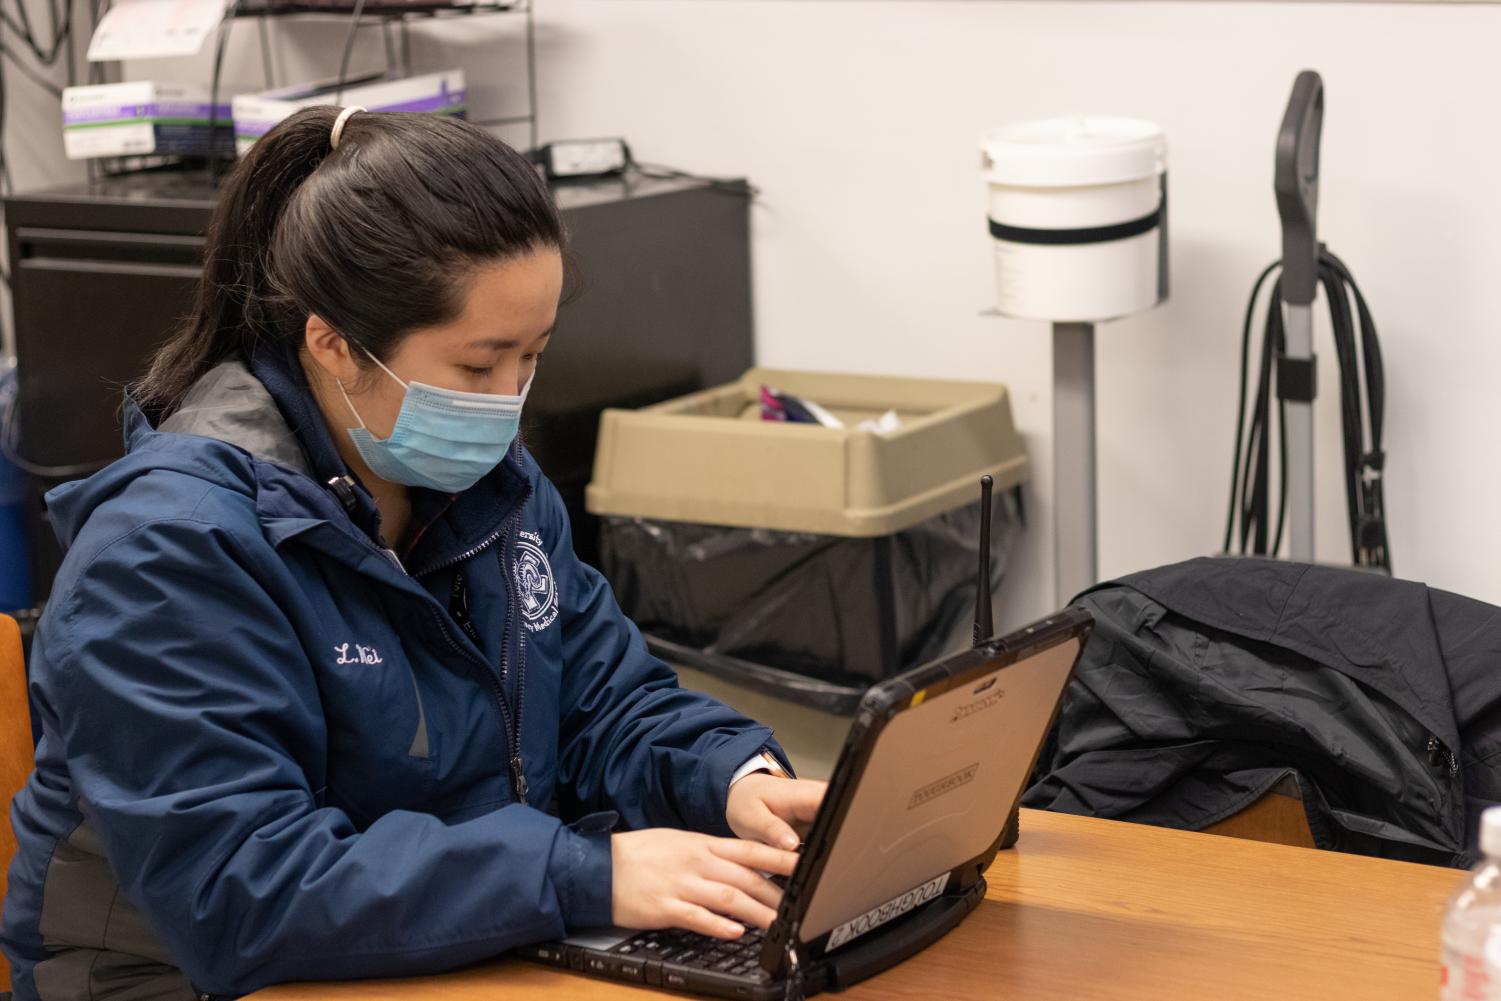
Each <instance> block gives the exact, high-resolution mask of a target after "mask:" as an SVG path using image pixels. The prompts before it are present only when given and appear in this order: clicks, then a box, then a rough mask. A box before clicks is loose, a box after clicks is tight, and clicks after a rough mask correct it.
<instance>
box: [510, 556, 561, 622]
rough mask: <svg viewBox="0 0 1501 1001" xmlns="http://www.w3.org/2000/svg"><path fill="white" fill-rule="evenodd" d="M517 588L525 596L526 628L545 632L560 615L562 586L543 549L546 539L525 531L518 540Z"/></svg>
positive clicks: (522, 607) (523, 598) (523, 603)
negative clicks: (559, 592)
mask: <svg viewBox="0 0 1501 1001" xmlns="http://www.w3.org/2000/svg"><path fill="white" fill-rule="evenodd" d="M515 572H516V589H517V590H518V591H519V592H520V596H521V617H522V620H523V621H524V622H525V623H526V628H528V629H530V630H531V631H532V632H534V633H536V632H541V631H542V630H544V629H546V628H547V627H548V626H550V625H552V624H553V620H554V619H556V618H557V617H558V585H557V582H556V581H555V580H553V576H552V565H551V564H549V563H548V562H547V554H546V553H545V552H543V551H542V538H541V537H540V536H538V535H534V534H533V533H531V532H522V533H521V538H520V539H519V540H517V542H516V564H515Z"/></svg>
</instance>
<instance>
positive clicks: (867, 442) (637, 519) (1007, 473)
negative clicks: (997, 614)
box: [587, 369, 1027, 713]
mask: <svg viewBox="0 0 1501 1001" xmlns="http://www.w3.org/2000/svg"><path fill="white" fill-rule="evenodd" d="M762 385H770V386H775V387H776V388H778V389H780V390H784V391H786V392H790V393H795V394H797V395H799V396H803V397H806V398H808V399H812V400H815V401H817V402H818V403H819V404H821V405H823V406H824V407H825V408H827V409H828V410H830V411H831V412H833V413H834V415H835V416H837V417H839V418H840V419H841V420H843V421H844V422H845V424H846V425H848V427H847V428H844V429H836V428H828V427H822V426H818V425H810V424H787V423H776V422H769V421H762V420H761V419H760V403H759V394H760V389H761V386H762ZM887 410H895V411H896V412H897V414H898V416H899V417H900V418H901V426H900V427H899V428H897V429H896V430H894V431H890V432H873V431H860V430H854V429H853V428H854V426H855V425H856V424H858V423H859V422H860V421H861V420H863V419H865V418H874V417H878V416H880V415H881V414H883V413H885V412H886V411H887ZM987 473H988V474H990V475H991V476H992V477H994V478H995V483H996V501H995V509H994V511H993V512H992V517H993V522H992V537H991V541H992V551H991V570H992V586H993V587H994V586H998V585H999V583H1000V580H1001V578H1002V577H1003V576H1004V573H1005V568H1006V561H1007V557H1008V556H1009V554H1010V551H1011V547H1012V543H1013V540H1014V537H1015V533H1016V532H1017V531H1018V530H1019V529H1020V527H1021V513H1022V512H1021V503H1020V493H1019V490H1020V485H1021V484H1022V483H1023V482H1024V481H1025V480H1026V477H1027V459H1026V455H1025V452H1024V451H1023V448H1022V443H1021V439H1020V437H1019V436H1018V435H1017V433H1016V428H1015V425H1014V423H1013V421H1012V417H1011V406H1010V400H1009V397H1008V395H1007V392H1006V388H1005V387H1004V386H1000V385H995V384H990V383H976V382H951V381H940V380H921V379H901V378H883V377H872V376H850V375H833V374H825V373H812V372H789V371H776V370H766V369H752V370H751V371H750V372H747V373H746V374H745V375H744V376H743V377H742V378H741V379H740V380H739V381H738V382H735V383H730V384H728V385H724V386H718V387H715V388H712V389H708V390H705V391H703V392H699V393H695V394H693V395H691V396H685V397H681V398H679V399H676V400H671V401H668V402H666V403H662V404H658V405H656V406H652V407H648V408H645V409H643V410H634V411H623V410H607V411H605V413H604V414H603V416H602V418H601V421H600V435H599V447H598V450H597V452H596V454H595V462H594V475H593V480H592V482H591V483H590V485H589V488H588V491H587V506H588V509H589V511H590V513H592V514H595V515H598V516H599V517H600V518H601V536H600V553H601V559H600V562H601V568H602V569H603V571H604V572H605V575H606V576H607V577H608V578H609V580H610V582H611V584H612V585H613V586H614V588H615V593H616V596H617V597H618V598H619V600H620V603H621V606H622V608H624V610H625V612H626V614H628V615H629V616H631V618H632V619H633V620H634V621H635V622H636V623H637V625H639V626H640V627H641V630H642V632H643V633H644V634H645V636H646V639H647V642H648V644H649V645H650V646H651V647H652V649H653V651H654V652H655V653H656V654H657V655H658V656H660V657H662V658H663V659H665V660H668V661H671V662H674V663H679V664H685V665H688V666H690V667H694V668H697V669H698V670H701V671H704V672H705V673H709V674H713V675H716V676H718V677H721V678H723V679H724V680H726V681H731V682H734V683H736V684H739V685H750V686H753V687H755V688H758V689H760V690H763V691H766V692H768V693H770V694H775V695H778V696H781V697H784V698H789V699H795V700H798V701H801V702H804V703H805V704H809V705H812V706H815V707H818V708H821V709H824V710H826V711H830V712H837V713H853V712H854V710H855V708H856V706H857V705H858V703H859V700H860V697H861V695H863V694H864V691H865V689H866V688H867V687H869V685H871V684H872V683H874V682H876V681H879V680H881V679H882V678H886V677H890V676H891V675H893V674H896V673H898V672H900V671H902V670H904V669H906V668H908V667H911V666H913V665H916V664H919V663H922V662H924V661H926V660H930V659H932V658H933V657H936V656H939V655H941V654H943V653H946V652H949V651H952V650H955V649H958V648H961V647H963V646H964V645H966V644H967V642H968V641H969V637H970V628H971V623H972V619H973V615H974V607H975V592H976V585H977V580H976V577H977V570H978V562H979V524H980V511H979V479H980V477H981V476H982V475H984V474H987Z"/></svg>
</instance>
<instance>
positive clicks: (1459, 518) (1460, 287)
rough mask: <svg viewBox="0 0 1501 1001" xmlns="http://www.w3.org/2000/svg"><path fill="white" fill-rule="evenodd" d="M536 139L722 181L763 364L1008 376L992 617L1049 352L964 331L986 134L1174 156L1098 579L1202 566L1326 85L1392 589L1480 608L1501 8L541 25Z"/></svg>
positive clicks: (1160, 7) (1038, 560)
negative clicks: (1380, 471) (1243, 381)
mask: <svg viewBox="0 0 1501 1001" xmlns="http://www.w3.org/2000/svg"><path fill="white" fill-rule="evenodd" d="M540 10H541V14H540V15H539V16H541V17H542V18H543V20H544V23H545V24H546V26H547V28H548V31H547V37H548V38H549V40H550V43H549V45H548V49H549V53H548V57H547V59H546V62H545V63H544V71H543V114H544V133H545V136H546V137H559V136H569V135H575V136H588V135H597V134H623V135H625V136H627V137H628V138H629V139H630V140H631V142H632V143H633V145H634V146H635V147H636V149H637V151H638V153H639V154H640V155H641V156H643V157H645V158H651V159H655V160H660V161H664V162H668V163H672V164H675V165H680V166H683V167H688V168H692V169H696V170H701V171H717V172H722V173H744V174H746V175H748V176H749V177H750V178H752V179H753V180H754V181H755V183H757V184H758V185H760V186H761V188H762V189H763V192H764V194H763V198H762V201H761V204H760V205H759V207H758V209H757V213H756V256H755V264H756V306H757V310H758V313H757V330H758V341H759V351H760V357H761V359H762V360H763V361H764V362H766V363H769V364H773V365H787V366H806V367H809V368H823V369H845V370H853V371H865V372H893V373H912V374H920V375H932V376H954V377H970V376H982V377H985V378H994V379H998V380H1003V381H1005V382H1007V383H1008V384H1009V385H1010V386H1011V388H1012V390H1013V393H1014V396H1015V406H1016V416H1017V419H1018V422H1019V423H1020V425H1021V427H1022V428H1023V430H1024V432H1025V433H1026V437H1027V444H1028V448H1029V450H1030V452H1031V455H1032V458H1033V460H1034V462H1035V466H1034V469H1035V480H1034V488H1033V490H1032V493H1031V497H1030V498H1029V499H1030V500H1031V501H1032V502H1033V503H1032V504H1031V511H1032V512H1034V513H1035V514H1036V515H1037V517H1036V518H1035V520H1034V522H1033V524H1032V527H1031V531H1030V532H1029V533H1028V541H1027V544H1026V547H1025V549H1024V551H1023V552H1022V553H1020V554H1019V555H1020V560H1019V563H1018V565H1017V567H1016V568H1015V570H1014V572H1013V576H1012V581H1011V583H1012V586H1011V587H1010V588H1009V591H1010V592H1011V593H1010V594H1009V596H1008V597H1009V599H1010V600H1009V604H1008V607H1007V609H1006V618H1007V619H1008V620H1009V621H1016V620H1018V619H1021V618H1024V617H1027V616H1030V615H1033V614H1036V613H1039V612H1042V611H1044V610H1046V609H1047V608H1049V607H1051V604H1052V599H1051V596H1052V580H1051V567H1050V562H1051V561H1050V550H1051V542H1050V540H1051V531H1052V528H1051V523H1050V520H1049V517H1048V512H1049V509H1050V504H1051V502H1050V494H1051V490H1050V488H1049V480H1050V477H1051V472H1050V464H1049V461H1048V460H1049V454H1050V450H1051V440H1050V424H1051V416H1050V415H1051V399H1050V384H1051V382H1050V367H1049V366H1050V346H1049V333H1048V331H1047V329H1046V328H1045V327H1044V326H1043V325H1041V324H1030V323H1021V322H1012V321H1006V320H999V319H994V318H985V317H981V316H980V315H979V311H980V310H981V309H982V308H983V307H985V306H986V305H987V304H988V300H989V297H990V295H991V273H990V257H989V253H988V246H987V237H986V235H985V228H984V215H983V213H984V194H983V190H982V187H981V184H980V180H979V176H978V153H977V147H976V137H977V136H978V135H979V134H980V133H981V132H982V131H983V130H985V129H986V128H988V127H991V126H994V125H996V124H999V123H1003V122H1007V121H1012V120H1016V119H1023V118H1029V117H1033V116H1045V115H1054V114H1060V113H1073V112H1084V113H1098V114H1129V115H1135V116H1140V117H1145V118H1150V119H1153V120H1155V121H1157V122H1159V123H1160V124H1161V125H1162V126H1163V127H1164V128H1165V129H1166V131H1167V134H1168V136H1169V139H1170V142H1171V144H1172V152H1171V171H1172V181H1171V184H1172V240H1173V246H1172V257H1173V264H1172V268H1173V274H1172V281H1173V288H1174V292H1173V299H1172V302H1171V303H1170V304H1169V305H1167V306H1166V307H1165V308H1163V309H1160V310H1157V311H1155V312H1153V313H1151V314H1147V315H1143V316H1139V317H1136V318H1133V319H1130V320H1125V321H1121V322H1118V323H1114V324H1110V325H1108V326H1104V327H1102V328H1101V331H1100V349H1099V372H1100V375H1099V391H1098V393H1099V406H1100V440H1099V466H1100V471H1099V479H1100V483H1099V498H1100V518H1101V524H1100V569H1101V572H1102V573H1103V574H1105V575H1116V574H1121V573H1126V572H1130V571H1133V570H1136V569H1141V568H1145V567H1148V566H1153V565H1157V564H1160V563H1163V562H1167V561H1171V560H1177V559H1181V558H1187V557H1190V556H1193V555H1196V554H1202V553H1208V552H1211V551H1213V550H1215V549H1216V548H1217V547H1218V546H1219V544H1220V536H1221V532H1222V530H1223V522H1224V512H1225V507H1226V504H1227V499H1228V497H1227V493H1228V480H1229V468H1230V450H1231V443H1232V424H1233V420H1234V417H1233V408H1234V398H1235V379H1236V370H1237V369H1236V366H1237V359H1238V350H1239V336H1240V322H1241V314H1242V312H1243V310H1244V308H1245V300H1246V297H1247V295H1248V293H1249V290H1250V285H1251V281H1252V279H1253V278H1254V276H1255V275H1256V273H1257V272H1258V271H1259V269H1260V268H1261V267H1262V266H1263V265H1264V264H1265V263H1267V262H1269V261H1270V260H1271V259H1273V258H1274V257H1276V256H1278V254H1279V252H1280V250H1279V247H1278V245H1277V239H1278V237H1277V232H1278V230H1277V223H1276V213H1275V208H1274V205H1273V201H1272V196H1271V165H1272V144H1273V139H1274V136H1275V134H1276V129H1277V126H1278V123H1279V121H1280V118H1281V112H1282V109H1283V106H1284V104H1285V101H1286V99H1287V95H1288V92H1289V90H1290V88H1291V85H1292V80H1293V77H1294V76H1295V75H1296V73H1297V71H1298V70H1300V69H1302V68H1304V67H1313V68H1316V69H1318V70H1319V71H1320V72H1321V73H1322V74H1323V76H1324V80H1325V85H1326V88H1327V92H1328V107H1327V117H1326V125H1325V134H1324V147H1323V148H1324V154H1325V155H1324V178H1325V180H1324V189H1323V205H1322V210H1321V214H1320V221H1321V226H1322V233H1323V235H1324V236H1325V237H1326V239H1328V241H1329V242H1330V244H1331V247H1332V248H1333V249H1334V250H1335V251H1336V252H1337V253H1339V254H1340V255H1341V256H1343V257H1344V258H1345V260H1346V261H1347V263H1348V264H1349V265H1350V267H1351V268H1352V270H1353V271H1354V273H1355V275H1356V278H1357V280H1359V281H1360V282H1361V284H1362V287H1363V289H1364V290H1365V292H1366V295H1367V297H1368V298H1369V299H1370V301H1371V303H1372V307H1373V309H1374V310H1375V313H1376V317H1377V321H1378V323H1379V324H1380V325H1381V333H1382V339H1383V345H1384V347H1385V355H1386V363H1387V371H1388V374H1389V386H1390V388H1389V401H1388V411H1387V418H1388V422H1389V435H1388V441H1387V449H1388V452H1389V453H1390V460H1389V472H1388V475H1389V480H1390V482H1389V485H1388V490H1387V502H1388V505H1389V508H1390V516H1391V536H1392V545H1393V552H1394V559H1395V564H1396V568H1397V570H1398V572H1399V573H1400V574H1401V575H1403V576H1411V577H1416V578H1421V579H1426V580H1428V581H1430V582H1432V583H1434V584H1435V585H1438V586H1441V587H1445V588H1450V589H1454V590H1458V591H1462V592H1465V593H1468V594H1472V595H1475V596H1477V597H1481V598H1484V599H1487V600H1490V601H1493V602H1501V572H1498V570H1497V569H1496V562H1497V560H1496V558H1497V555H1498V550H1501V546H1498V542H1497V533H1496V531H1495V530H1494V529H1493V528H1492V525H1491V518H1492V511H1493V508H1494V506H1495V505H1494V502H1493V501H1492V500H1491V498H1493V497H1495V496H1496V495H1497V493H1498V491H1501V470H1498V466H1497V463H1496V461H1495V455H1496V453H1497V452H1498V451H1501V448H1498V447H1497V446H1496V445H1495V444H1493V442H1494V441H1495V439H1496V436H1497V434H1498V432H1501V395H1498V394H1497V392H1496V391H1495V388H1494V387H1495V384H1496V380H1497V375H1498V373H1501V341H1498V339H1497V338H1496V337H1495V336H1494V335H1493V330H1494V328H1495V327H1496V323H1495V320H1494V318H1493V311H1494V309H1495V308H1496V303H1495V299H1494V296H1493V295H1492V289H1493V288H1494V287H1495V286H1496V283H1495V281H1494V280H1493V279H1491V275H1492V273H1494V272H1496V271H1497V270H1501V198H1498V197H1497V195H1496V186H1495V179H1496V176H1497V174H1496V164H1497V161H1498V155H1501V130H1498V129H1497V128H1496V124H1495V123H1496V120H1497V119H1496V106H1497V103H1498V100H1501V68H1498V62H1497V60H1496V58H1495V52H1496V51H1497V45H1498V42H1501V9H1498V8H1495V7H1450V6H1430V5H1413V6H1387V5H1327V6H1326V5H1312V4H1250V3H1247V4H1219V3H1162V4H1149V3H1081V4H1070V3H994V2H953V3H940V2H892V3H861V2H808V0H800V2H768V0H748V2H728V0H727V2H712V3H705V2H691V0H689V2H666V0H657V2H648V0H639V2H620V0H613V2H612V0H604V2H601V0H573V2H562V0H544V2H543V4H542V6H541V8H540ZM1316 336H1317V337H1318V338H1320V340H1319V342H1318V343H1319V344H1320V351H1321V353H1322V355H1323V362H1324V364H1323V368H1322V372H1323V375H1324V376H1325V380H1324V382H1325V385H1324V387H1323V390H1322V397H1321V400H1320V403H1319V411H1318V417H1317V420H1318V424H1319V443H1318V447H1319V450H1320V455H1321V457H1322V458H1323V459H1324V460H1325V464H1326V466H1327V467H1328V469H1327V472H1328V473H1329V475H1327V476H1325V477H1324V478H1323V480H1322V481H1321V482H1320V484H1319V490H1320V493H1319V499H1320V513H1319V524H1318V530H1319V535H1320V542H1319V555H1320V557H1321V558H1324V559H1329V560H1348V559H1349V552H1348V548H1347V544H1346V543H1345V542H1344V541H1343V540H1344V539H1345V538H1346V534H1345V530H1344V526H1343V493H1342V488H1341V486H1340V484H1339V483H1338V481H1337V477H1336V475H1335V471H1336V466H1337V458H1336V457H1337V455H1338V449H1339V447H1340V445H1339V436H1338V427H1337V422H1338V416H1337V411H1336V410H1335V403H1336V397H1335V395H1334V393H1335V391H1334V381H1333V377H1334V374H1335V365H1334V356H1333V351H1332V347H1331V346H1329V343H1328V340H1327V337H1328V334H1327V331H1325V330H1322V329H1321V330H1320V331H1318V332H1317V334H1316Z"/></svg>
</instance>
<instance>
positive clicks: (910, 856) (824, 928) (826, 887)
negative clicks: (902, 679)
mask: <svg viewBox="0 0 1501 1001" xmlns="http://www.w3.org/2000/svg"><path fill="white" fill-rule="evenodd" d="M1079 644H1080V640H1079V639H1078V638H1077V637H1070V638H1068V639H1066V640H1065V641H1064V642H1061V643H1058V644H1055V645H1052V646H1049V647H1046V648H1044V649H1042V650H1039V651H1037V652H1036V653H1034V654H1032V655H1030V656H1028V657H1026V658H1025V659H1023V660H1019V661H1016V662H1015V663H1010V664H1009V666H1006V664H1007V662H1008V661H1009V660H1010V656H1006V655H1003V656H1002V657H1001V658H999V659H998V660H997V661H996V662H995V664H996V666H995V669H993V670H992V669H989V668H981V669H980V673H979V674H978V675H977V676H976V677H975V678H974V680H971V681H967V682H965V683H964V684H962V685H958V686H956V687H954V688H951V689H949V690H948V691H944V692H942V693H941V694H938V695H935V696H933V697H932V698H927V697H926V692H918V693H917V694H916V695H914V696H913V697H912V700H911V703H910V707H909V708H907V709H905V710H903V711H900V712H898V713H897V714H896V715H895V716H894V717H892V718H891V720H890V721H889V722H888V723H887V724H886V725H885V726H884V727H883V728H882V729H881V731H880V733H879V734H878V735H877V736H876V739H875V743H874V746H873V748H872V751H871V754H870V756H869V758H868V759H867V760H866V764H865V767H864V769H863V770H862V774H861V776H860V777H859V779H858V780H857V787H856V789H855V790H854V792H853V794H852V796H851V800H850V805H849V809H848V812H847V813H846V814H845V816H844V821H843V823H842V824H841V825H840V827H839V830H838V833H837V835H836V836H835V837H834V839H833V845H832V847H831V848H830V850H829V856H828V861H827V863H826V864H825V866H824V868H823V871H822V873H821V874H820V875H819V878H818V883H817V885H816V886H815V887H813V888H812V891H811V896H810V897H809V900H808V905H807V908H806V910H805V911H804V915H803V920H802V924H801V928H800V931H799V938H800V939H801V941H802V943H803V944H805V945H807V944H811V943H813V942H815V941H817V940H818V939H819V938H820V936H823V935H825V934H828V935H829V939H828V941H827V943H826V944H825V945H824V949H825V951H833V950H834V949H837V948H840V947H841V946H843V945H846V944H849V943H850V942H853V941H856V940H857V939H859V938H860V937H861V936H863V935H865V934H866V933H867V932H871V931H874V930H875V929H876V928H879V927H881V926H882V925H884V924H886V923H887V922H889V921H892V920H895V919H896V918H898V917H901V916H902V915H903V914H905V913H907V912H909V911H911V910H913V909H914V908H916V907H917V906H919V905H921V904H923V903H925V902H926V901H927V900H930V899H932V898H933V897H936V896H938V895H939V894H941V893H942V892H943V889H944V886H945V884H946V883H947V881H948V876H949V873H950V872H951V871H952V870H953V869H955V868H957V867H958V866H960V865H962V864H964V863H965V862H967V861H970V860H971V859H975V858H977V857H978V856H980V855H981V854H983V853H984V852H985V851H986V850H987V849H988V848H990V846H991V845H993V844H994V843H995V841H996V839H997V838H998V837H999V836H1000V832H1001V829H1002V828H1003V827H1004V826H1005V824H1006V820H1007V818H1008V817H1009V816H1010V814H1011V809H1012V807H1013V806H1014V805H1015V803H1016V800H1017V799H1018V797H1019V796H1020V795H1021V791H1022V787H1023V784H1024V783H1025V781H1026V779H1027V771H1028V769H1030V768H1031V766H1032V762H1033V759H1034V758H1035V756H1036V752H1037V748H1038V747H1039V745H1040V744H1041V743H1042V739H1043V736H1044V731H1045V729H1046V728H1047V726H1048V724H1049V723H1050V722H1051V720H1052V717H1053V711H1054V708H1055V707H1056V705H1057V703H1058V699H1059V697H1060V695H1061V694H1062V692H1063V687H1064V685H1065V684H1066V683H1067V682H1068V677H1069V672H1070V670H1071V669H1072V668H1073V664H1074V659H1075V657H1076V656H1077V655H1078V652H1079Z"/></svg>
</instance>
